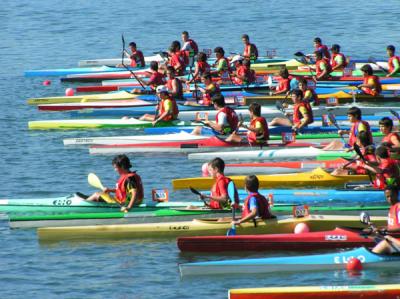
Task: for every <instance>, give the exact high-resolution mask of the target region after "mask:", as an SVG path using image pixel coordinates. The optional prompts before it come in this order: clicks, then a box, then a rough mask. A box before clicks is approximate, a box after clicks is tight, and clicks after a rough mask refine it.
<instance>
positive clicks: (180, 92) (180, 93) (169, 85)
mask: <svg viewBox="0 0 400 299" xmlns="http://www.w3.org/2000/svg"><path fill="white" fill-rule="evenodd" d="M173 81H176V84H177V89H178V90H177V92H176V96H175V97H176V98H177V99H183V86H182V82H181V80H179V79H178V78H174V79H168V80H167V88H168V90H169V91H172V89H173V87H172V83H173Z"/></svg>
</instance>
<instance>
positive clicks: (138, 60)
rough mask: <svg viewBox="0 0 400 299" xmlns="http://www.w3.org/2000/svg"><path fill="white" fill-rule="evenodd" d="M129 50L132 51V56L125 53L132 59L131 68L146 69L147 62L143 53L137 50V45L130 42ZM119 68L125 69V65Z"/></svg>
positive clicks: (125, 53) (125, 52)
mask: <svg viewBox="0 0 400 299" xmlns="http://www.w3.org/2000/svg"><path fill="white" fill-rule="evenodd" d="M129 48H130V49H131V54H129V53H128V52H127V51H124V55H125V56H127V57H128V58H130V59H131V63H130V67H142V68H143V67H145V66H146V62H145V60H144V55H143V52H142V51H140V50H138V49H137V47H136V43H135V42H130V43H129ZM117 67H123V65H122V64H118V65H117Z"/></svg>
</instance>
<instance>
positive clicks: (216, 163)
mask: <svg viewBox="0 0 400 299" xmlns="http://www.w3.org/2000/svg"><path fill="white" fill-rule="evenodd" d="M208 165H209V166H210V167H211V168H213V169H217V170H218V171H219V172H221V173H223V172H224V169H225V162H224V160H222V159H221V158H214V159H212V160H211V161H210V163H208Z"/></svg>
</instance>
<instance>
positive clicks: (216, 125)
mask: <svg viewBox="0 0 400 299" xmlns="http://www.w3.org/2000/svg"><path fill="white" fill-rule="evenodd" d="M226 118H227V116H226V114H225V113H220V114H219V115H218V120H217V123H215V122H212V121H205V122H204V123H205V124H206V125H208V126H210V127H211V128H212V129H214V130H215V131H218V132H221V131H222V129H223V127H224V124H225V123H226V122H227V121H226Z"/></svg>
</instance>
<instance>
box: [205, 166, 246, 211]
mask: <svg viewBox="0 0 400 299" xmlns="http://www.w3.org/2000/svg"><path fill="white" fill-rule="evenodd" d="M224 170H225V162H224V160H222V159H221V158H215V159H213V160H211V161H210V163H208V172H209V174H210V175H211V176H212V177H213V178H214V179H215V183H214V185H213V186H212V188H211V195H209V196H208V195H205V194H202V195H201V198H202V199H203V200H206V199H209V202H208V203H207V205H208V206H209V207H210V208H211V209H226V208H231V206H238V205H239V194H238V192H237V189H236V187H235V188H234V193H235V194H234V197H235V198H229V193H228V185H229V183H230V182H231V181H232V180H231V179H230V178H228V177H226V176H225V175H224Z"/></svg>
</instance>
